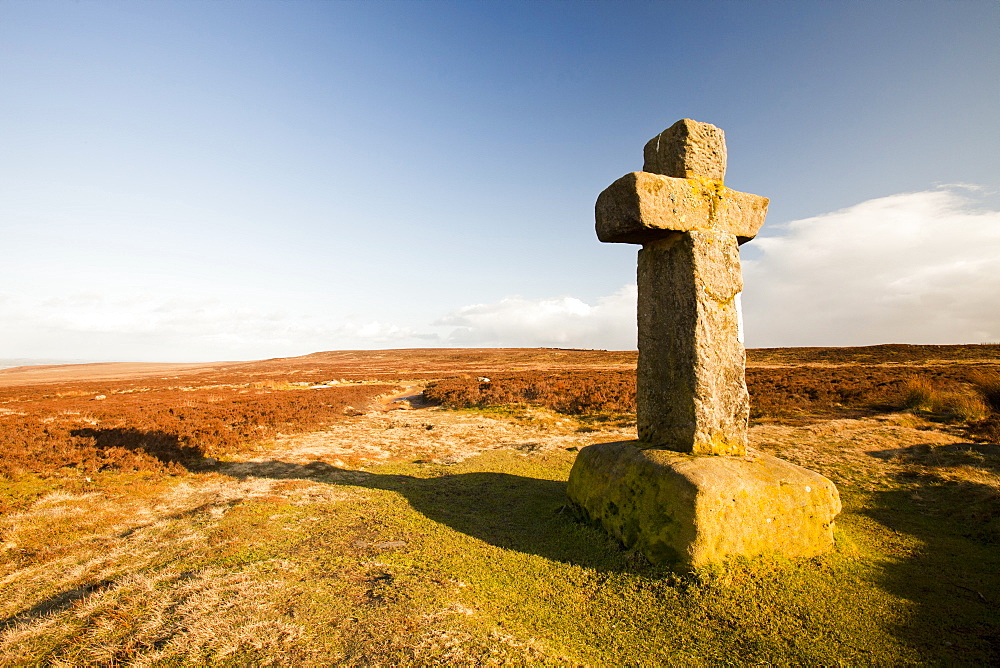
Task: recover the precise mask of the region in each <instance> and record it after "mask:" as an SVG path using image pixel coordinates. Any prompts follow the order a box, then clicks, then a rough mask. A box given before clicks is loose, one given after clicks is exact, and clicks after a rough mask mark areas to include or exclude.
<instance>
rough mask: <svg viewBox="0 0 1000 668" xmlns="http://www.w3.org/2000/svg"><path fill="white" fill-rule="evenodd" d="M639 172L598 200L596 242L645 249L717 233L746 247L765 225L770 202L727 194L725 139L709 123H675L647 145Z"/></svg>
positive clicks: (624, 177)
mask: <svg viewBox="0 0 1000 668" xmlns="http://www.w3.org/2000/svg"><path fill="white" fill-rule="evenodd" d="M643 156H644V164H643V171H641V172H632V173H630V174H626V175H625V176H623V177H621V178H620V179H618V180H617V181H615V182H614V183H612V184H611V185H610V186H608V187H607V188H606V189H605V190H604V192H602V193H601V194H600V196H599V197H598V198H597V207H596V212H595V213H596V219H597V237H598V238H599V239H600V240H601V241H606V242H611V243H629V244H645V243H647V242H650V241H656V240H659V239H665V238H667V237H670V236H672V235H673V234H674V233H676V232H690V231H692V230H718V231H720V232H730V233H732V234H735V235H736V238H737V241H738V242H739V243H741V244H742V243H745V242H747V241H750V240H751V239H753V238H754V236H756V234H757V231H758V230H759V229H760V226H761V225H763V224H764V216H765V215H766V214H767V205H768V199H767V198H766V197H760V196H759V195H750V194H748V193H741V192H738V191H735V190H730V189H729V188H726V187H725V186H724V185H723V177H724V176H725V174H726V136H725V134H724V133H723V132H722V130H721V129H719V128H717V127H715V126H714V125H710V124H709V123H699V122H698V121H693V120H691V119H689V118H685V119H682V120H680V121H677V122H676V123H674V124H673V125H671V126H670V127H669V128H667V129H666V130H664V131H663V132H661V133H660V134H658V135H656V136H655V137H653V138H652V139H650V140H649V142H647V144H646V146H645V148H644V149H643Z"/></svg>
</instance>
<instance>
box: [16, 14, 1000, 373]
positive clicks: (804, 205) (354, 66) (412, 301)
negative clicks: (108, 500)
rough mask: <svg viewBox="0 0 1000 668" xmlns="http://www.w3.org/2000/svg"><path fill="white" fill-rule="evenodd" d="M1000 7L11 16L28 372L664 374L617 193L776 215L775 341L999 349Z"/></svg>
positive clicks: (769, 332) (753, 283)
mask: <svg viewBox="0 0 1000 668" xmlns="http://www.w3.org/2000/svg"><path fill="white" fill-rule="evenodd" d="M998 45H1000V3H996V2H985V1H984V2H939V3H933V2H880V3H860V2H858V3H854V2H815V3H813V2H801V3H793V2H773V3H771V2H759V3H751V2H707V3H693V2H692V3H672V2H661V3H640V2H607V3H602V2H586V3H574V2H524V3H520V2H505V3H474V2H385V3H378V2H369V3H351V2H298V1H297V2H224V1H220V2H140V3H126V2H86V1H85V2H65V3H63V2H47V1H44V0H41V1H38V0H36V1H32V2H13V1H10V0H2V1H0V62H2V63H3V65H2V67H0V128H2V130H0V253H2V255H0V257H2V263H0V322H2V323H3V326H2V328H0V358H54V359H87V360H148V361H198V360H210V359H250V358H260V357H273V356H283V355H295V354H303V353H308V352H313V351H316V350H329V349H343V348H390V347H412V346H466V345H476V346H478V345H482V346H496V345H500V346H523V345H548V346H568V347H600V348H631V347H633V346H634V340H635V323H634V284H635V277H634V273H635V251H636V248H635V247H633V246H627V245H609V244H600V243H599V242H598V241H597V239H596V237H595V235H594V232H593V204H594V200H595V199H596V197H597V194H598V193H599V192H600V191H601V190H602V189H603V188H604V187H605V186H607V185H608V184H610V183H611V182H612V181H613V180H614V179H616V178H617V177H619V176H621V175H622V174H624V173H626V172H629V171H633V170H637V169H640V168H641V166H642V146H643V144H644V143H645V141H646V140H647V139H649V138H650V137H652V136H654V135H655V134H656V133H658V132H659V131H660V130H662V129H664V128H665V127H667V126H669V125H670V124H672V123H673V122H674V121H676V120H677V119H679V118H684V117H688V118H695V119H698V120H701V121H706V122H710V123H714V124H716V125H718V126H720V127H722V128H723V129H724V130H725V131H726V136H727V142H728V148H729V169H728V172H727V178H726V183H727V185H728V186H730V187H732V188H735V189H737V190H743V191H746V192H753V193H757V194H760V195H766V196H768V197H770V198H771V208H770V212H769V215H768V221H767V223H766V225H765V227H764V230H763V231H762V233H761V237H759V238H758V240H757V241H756V242H754V243H751V244H749V245H747V246H744V249H743V259H744V265H745V266H744V268H745V274H746V290H745V295H744V307H745V321H746V327H747V345H748V346H751V347H754V346H780V345H857V344H866V343H881V342H912V343H952V342H953V343H961V342H981V341H1000V304H998V303H997V302H998V300H997V295H1000V195H998V192H1000V159H998V158H997V156H998V155H1000V123H998V121H997V117H998V116H997V109H998V108H1000V46H998Z"/></svg>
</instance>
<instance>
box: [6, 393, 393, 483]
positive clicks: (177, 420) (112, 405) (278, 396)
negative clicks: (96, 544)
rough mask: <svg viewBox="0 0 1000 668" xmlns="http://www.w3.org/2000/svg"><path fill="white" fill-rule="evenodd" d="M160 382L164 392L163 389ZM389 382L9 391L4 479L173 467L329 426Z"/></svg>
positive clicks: (175, 468)
mask: <svg viewBox="0 0 1000 668" xmlns="http://www.w3.org/2000/svg"><path fill="white" fill-rule="evenodd" d="M158 385H159V386H158ZM390 387H391V386H389V385H348V386H335V387H323V388H322V389H317V390H312V389H308V388H304V387H297V388H296V389H294V390H271V389H255V388H252V387H245V386H240V385H224V384H218V383H217V382H215V383H213V385H210V386H207V387H192V386H181V387H178V386H169V385H167V386H163V384H162V383H156V382H151V383H150V384H149V385H148V386H134V385H132V384H129V383H117V384H113V383H109V384H102V385H87V384H81V385H77V386H72V387H66V386H60V387H59V388H58V390H59V391H58V392H54V391H53V390H52V388H50V387H28V388H24V387H18V388H0V476H6V477H12V478H13V477H17V476H21V475H25V474H28V473H32V474H41V475H49V474H54V473H56V472H57V471H59V470H60V469H73V470H76V471H78V472H80V473H95V472H97V471H104V470H111V469H115V470H126V471H172V472H177V471H179V470H181V469H183V468H195V467H197V466H198V465H199V464H200V463H201V462H202V461H203V460H204V458H205V457H207V456H212V455H219V454H222V453H227V452H238V451H240V450H243V449H246V448H247V447H248V446H250V445H254V444H256V443H258V442H260V441H262V440H266V439H272V438H274V437H275V436H276V435H278V434H279V433H285V434H290V433H295V432H300V431H305V430H309V429H315V428H318V427H321V426H323V425H325V424H327V423H329V422H330V421H332V420H334V419H337V418H338V417H341V416H342V415H343V413H344V410H345V408H346V407H348V406H352V405H360V406H364V405H367V404H368V403H370V402H371V401H372V400H373V399H374V398H375V397H376V396H377V395H378V394H380V393H384V392H386V391H387V390H389V389H390Z"/></svg>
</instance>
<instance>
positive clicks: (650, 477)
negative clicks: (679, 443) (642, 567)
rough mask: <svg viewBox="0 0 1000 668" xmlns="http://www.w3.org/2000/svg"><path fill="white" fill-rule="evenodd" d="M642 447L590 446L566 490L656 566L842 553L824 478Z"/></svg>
mask: <svg viewBox="0 0 1000 668" xmlns="http://www.w3.org/2000/svg"><path fill="white" fill-rule="evenodd" d="M637 445H638V443H637V442H636V441H625V442H617V443H600V444H598V445H591V446H588V447H585V448H583V449H582V450H581V451H580V454H579V455H578V456H577V459H576V463H575V464H574V465H573V469H572V471H571V472H570V477H569V485H568V487H567V492H568V494H569V498H570V501H571V503H572V505H573V507H574V508H575V510H576V511H577V512H578V513H579V514H581V515H582V516H583V517H584V518H585V519H587V520H589V521H591V522H594V523H597V524H600V525H601V526H603V527H604V528H605V529H606V530H607V531H608V532H609V533H611V534H612V535H613V536H615V537H616V538H618V539H619V540H620V541H621V542H622V543H624V544H625V545H626V546H629V547H635V548H637V549H638V550H639V551H640V552H642V554H644V555H645V556H646V557H647V558H648V559H649V560H650V561H652V562H654V563H668V564H675V565H679V566H683V567H697V566H701V565H704V564H707V563H711V562H718V561H721V560H723V559H725V558H726V557H731V556H758V555H781V556H785V557H810V556H815V555H817V554H821V553H823V552H825V551H827V550H829V549H830V548H831V547H832V546H833V520H834V517H835V516H836V515H837V513H839V512H840V508H841V506H840V496H839V494H838V493H837V488H836V487H835V486H834V485H833V483H832V482H830V481H829V480H827V479H826V478H824V477H823V476H821V475H820V474H818V473H816V472H814V471H810V470H808V469H805V468H802V467H800V466H796V465H794V464H791V463H789V462H786V461H783V460H781V459H778V458H776V457H772V456H770V455H766V454H761V453H752V454H750V455H748V456H745V457H699V456H691V455H684V454H679V453H676V452H671V451H667V450H657V449H641V448H640V447H637Z"/></svg>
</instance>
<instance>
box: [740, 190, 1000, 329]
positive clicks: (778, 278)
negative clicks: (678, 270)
mask: <svg viewBox="0 0 1000 668" xmlns="http://www.w3.org/2000/svg"><path fill="white" fill-rule="evenodd" d="M960 189H961V190H966V191H970V192H976V191H977V190H978V189H977V188H971V187H969V186H967V185H964V184H955V185H949V186H942V187H940V188H939V189H936V190H929V191H923V192H915V193H904V194H900V195H892V196H890V197H882V198H879V199H873V200H869V201H867V202H862V203H860V204H857V205H855V206H852V207H849V208H847V209H843V210H841V211H835V212H833V213H829V214H825V215H821V216H816V217H813V218H806V219H804V220H797V221H794V222H792V223H789V224H788V225H787V226H785V230H784V234H783V235H782V236H776V237H768V238H759V239H757V240H756V241H754V242H753V244H754V246H756V247H757V248H758V249H759V251H760V257H759V259H757V260H754V261H747V262H745V263H744V276H745V286H746V287H745V293H744V298H743V304H744V309H745V312H746V318H745V320H746V332H747V345H748V346H789V345H791V346H799V345H812V346H825V345H840V346H845V345H863V344H872V343H888V342H897V343H977V342H984V341H1000V211H992V210H988V209H984V208H980V207H978V206H977V205H976V202H975V201H974V200H972V199H969V198H968V197H967V196H965V195H963V194H961V193H960V192H959V190H960Z"/></svg>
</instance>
